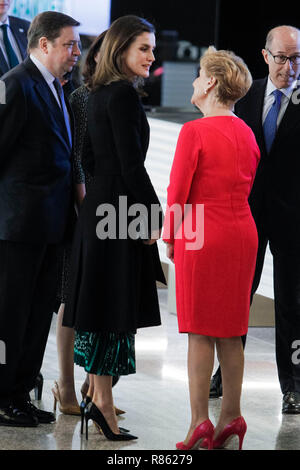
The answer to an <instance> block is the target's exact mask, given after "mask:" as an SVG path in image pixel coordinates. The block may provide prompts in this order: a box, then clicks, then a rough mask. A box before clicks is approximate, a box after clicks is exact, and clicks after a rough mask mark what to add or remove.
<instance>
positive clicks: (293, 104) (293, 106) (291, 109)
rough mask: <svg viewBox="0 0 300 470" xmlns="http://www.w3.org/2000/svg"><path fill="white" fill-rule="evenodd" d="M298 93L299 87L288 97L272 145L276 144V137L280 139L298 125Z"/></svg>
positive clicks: (299, 91)
mask: <svg viewBox="0 0 300 470" xmlns="http://www.w3.org/2000/svg"><path fill="white" fill-rule="evenodd" d="M299 93H300V88H297V89H296V90H295V91H294V92H293V94H292V96H291V98H290V101H289V104H288V106H287V108H286V111H285V113H284V115H283V118H282V120H281V122H280V125H279V127H278V130H277V133H276V136H275V140H274V146H275V145H276V141H277V139H278V140H281V139H282V138H283V136H284V135H285V134H288V133H289V132H290V130H291V129H292V128H294V127H295V126H299V117H300V115H299V103H298V101H299Z"/></svg>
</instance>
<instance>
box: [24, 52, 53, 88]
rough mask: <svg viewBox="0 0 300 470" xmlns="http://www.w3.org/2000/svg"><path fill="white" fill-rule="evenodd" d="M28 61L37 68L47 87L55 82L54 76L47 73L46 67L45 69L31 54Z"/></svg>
mask: <svg viewBox="0 0 300 470" xmlns="http://www.w3.org/2000/svg"><path fill="white" fill-rule="evenodd" d="M30 59H31V60H32V62H33V63H34V64H35V65H36V66H37V68H38V69H39V71H40V72H41V74H42V75H43V77H44V79H45V80H46V82H47V83H48V85H51V84H52V83H53V82H54V80H55V77H54V75H52V73H51V72H49V70H48V69H47V67H45V65H44V64H42V63H41V62H40V61H39V60H38V59H37V58H36V57H35V56H34V55H33V54H30Z"/></svg>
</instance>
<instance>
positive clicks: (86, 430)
mask: <svg viewBox="0 0 300 470" xmlns="http://www.w3.org/2000/svg"><path fill="white" fill-rule="evenodd" d="M88 424H89V417H88V416H86V417H85V438H86V440H87V441H88V439H89V426H88Z"/></svg>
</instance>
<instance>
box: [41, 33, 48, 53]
mask: <svg viewBox="0 0 300 470" xmlns="http://www.w3.org/2000/svg"><path fill="white" fill-rule="evenodd" d="M39 46H40V49H41V50H42V51H43V52H44V54H48V39H47V38H46V37H45V36H43V37H41V38H40V39H39Z"/></svg>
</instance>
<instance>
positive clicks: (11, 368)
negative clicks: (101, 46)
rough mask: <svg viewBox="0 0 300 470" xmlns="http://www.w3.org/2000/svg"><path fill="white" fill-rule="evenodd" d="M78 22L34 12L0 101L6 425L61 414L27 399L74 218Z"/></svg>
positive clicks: (1, 388) (1, 421)
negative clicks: (69, 81)
mask: <svg viewBox="0 0 300 470" xmlns="http://www.w3.org/2000/svg"><path fill="white" fill-rule="evenodd" d="M77 26H79V23H78V22H77V21H76V20H74V19H73V18H71V17H69V16H67V15H64V14H62V13H57V12H45V13H41V14H40V15H38V16H37V17H36V18H34V20H33V22H32V24H31V27H30V29H29V32H28V50H29V53H30V57H28V58H27V59H25V61H24V62H23V63H21V64H20V65H18V66H17V67H15V68H13V69H12V70H10V71H9V72H8V73H7V74H5V75H4V76H3V77H2V80H3V81H4V83H5V87H6V100H5V101H6V104H0V148H1V156H0V338H1V340H2V341H3V343H4V344H5V346H6V363H5V364H2V365H0V425H4V426H36V425H37V424H38V423H39V422H42V423H48V422H52V421H53V420H55V418H54V415H53V413H48V412H45V411H42V410H39V409H37V408H36V407H35V406H34V405H33V404H32V403H31V401H30V397H29V391H30V390H31V389H32V388H33V386H34V383H35V379H36V377H37V375H38V373H39V371H40V367H41V365H42V361H43V355H44V350H45V347H46V342H47V338H48V333H49V328H50V324H51V319H52V314H53V311H54V309H55V307H56V306H57V301H56V294H57V282H58V280H59V278H60V272H59V263H58V259H59V257H58V252H59V247H60V245H61V243H62V242H63V240H64V239H65V237H66V234H67V232H68V227H69V224H70V221H71V219H72V217H73V215H74V205H73V197H72V193H73V189H72V159H71V155H72V115H71V111H70V108H68V107H67V105H66V102H65V100H64V96H63V93H62V88H61V85H60V81H61V80H62V77H63V75H64V74H65V73H68V72H70V71H71V70H72V68H73V67H74V65H75V63H76V61H77V59H78V57H79V56H80V49H79V33H78V30H77Z"/></svg>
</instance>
